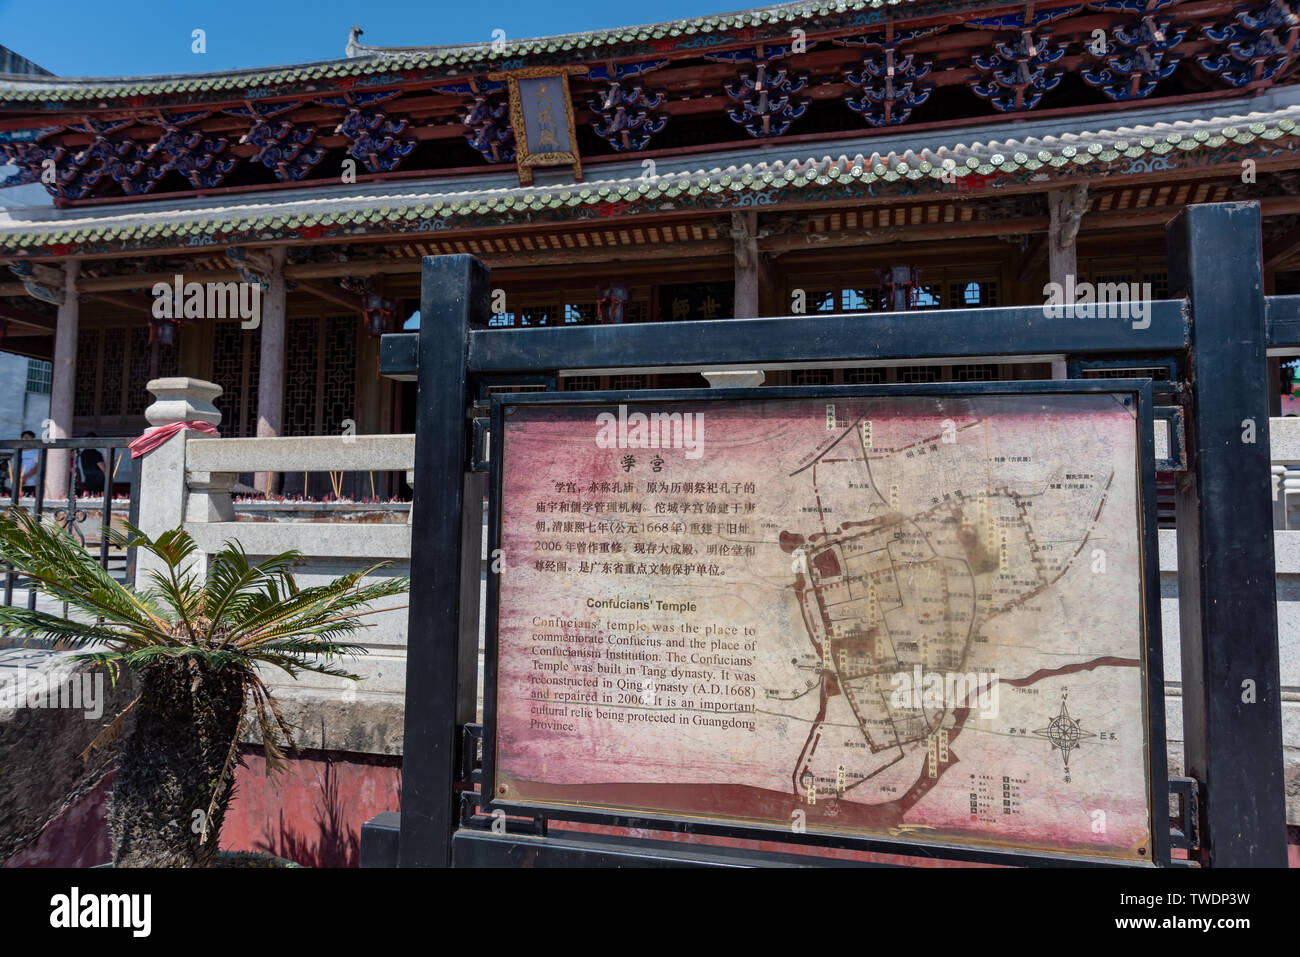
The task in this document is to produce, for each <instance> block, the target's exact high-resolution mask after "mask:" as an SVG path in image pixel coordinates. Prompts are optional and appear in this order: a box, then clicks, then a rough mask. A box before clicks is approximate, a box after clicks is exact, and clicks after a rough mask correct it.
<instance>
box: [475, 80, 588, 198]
mask: <svg viewBox="0 0 1300 957" xmlns="http://www.w3.org/2000/svg"><path fill="white" fill-rule="evenodd" d="M586 72H587V68H586V67H572V66H560V67H526V68H524V69H522V70H513V71H511V72H509V73H490V74H488V78H489V79H492V80H501V79H504V80H505V81H506V82H507V85H508V88H509V91H510V125H511V127H512V129H513V130H514V134H515V164H516V166H517V167H518V170H519V182H520V183H521V184H523V185H525V186H526V185H528V184H529V183H531V182H532V181H533V168H534V167H538V166H572V167H573V178H574V180H575V181H576V182H582V157H581V156H580V155H579V153H578V138H577V133H576V132H575V130H574V123H573V101H572V99H571V98H570V94H569V74H571V73H586Z"/></svg>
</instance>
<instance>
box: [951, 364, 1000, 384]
mask: <svg viewBox="0 0 1300 957" xmlns="http://www.w3.org/2000/svg"><path fill="white" fill-rule="evenodd" d="M952 377H953V380H954V381H956V382H994V381H996V380H997V377H998V367H997V366H995V365H964V366H953V367H952Z"/></svg>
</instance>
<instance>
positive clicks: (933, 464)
mask: <svg viewBox="0 0 1300 957" xmlns="http://www.w3.org/2000/svg"><path fill="white" fill-rule="evenodd" d="M507 413H508V414H507V417H506V419H505V423H506V424H505V429H504V433H505V434H504V438H503V443H504V450H503V455H502V466H503V470H504V482H503V505H502V511H501V523H502V542H501V544H502V550H503V554H502V559H503V562H504V568H503V569H502V571H501V577H500V595H499V622H500V625H499V635H498V639H497V654H498V671H497V720H496V771H495V778H496V780H495V782H494V792H495V795H496V796H497V797H498V798H501V799H504V800H508V801H519V802H534V803H544V804H564V805H580V806H584V807H605V808H616V809H626V810H644V811H650V812H658V813H666V814H671V815H674V816H679V817H682V816H684V817H690V818H705V819H717V820H728V821H745V822H755V823H762V824H769V825H779V826H783V827H790V828H792V829H794V830H801V829H807V830H809V831H813V830H837V831H847V832H854V833H861V834H874V835H907V836H908V837H909V838H915V839H921V840H927V839H928V840H942V841H961V842H965V843H986V844H997V845H1007V846H1015V847H1028V848H1035V849H1046V850H1053V851H1064V852H1067V853H1077V854H1088V855H1104V856H1114V857H1123V858H1130V859H1134V860H1144V859H1147V858H1148V855H1149V854H1150V847H1149V836H1150V815H1149V806H1148V785H1147V780H1146V730H1145V727H1146V726H1145V716H1144V699H1145V690H1144V689H1145V667H1144V660H1145V656H1144V651H1143V646H1144V645H1143V643H1144V638H1143V627H1142V607H1141V588H1142V570H1141V549H1140V524H1139V508H1138V483H1137V452H1136V435H1137V427H1136V415H1135V410H1134V408H1133V406H1132V405H1131V404H1126V403H1125V399H1124V397H1122V396H1119V395H1107V394H1055V395H1049V394H1039V395H1017V396H1010V395H984V396H946V397H939V396H925V397H901V396H891V397H879V398H877V397H872V398H849V399H845V398H835V399H797V400H764V401H758V402H755V401H750V402H732V401H707V402H680V403H675V404H674V403H671V402H658V403H635V402H634V403H629V404H625V405H610V406H594V407H593V406H576V405H556V406H549V407H548V406H544V405H520V406H514V407H512V408H509V409H508V410H507Z"/></svg>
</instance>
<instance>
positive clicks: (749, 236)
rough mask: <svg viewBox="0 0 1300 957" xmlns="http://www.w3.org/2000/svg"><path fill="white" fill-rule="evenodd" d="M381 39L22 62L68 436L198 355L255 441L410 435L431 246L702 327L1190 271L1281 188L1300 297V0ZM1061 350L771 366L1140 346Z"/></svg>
mask: <svg viewBox="0 0 1300 957" xmlns="http://www.w3.org/2000/svg"><path fill="white" fill-rule="evenodd" d="M362 36H363V33H362V31H361V30H360V29H359V28H357V27H353V28H352V31H351V36H350V37H349V39H348V42H347V47H346V56H345V57H343V58H340V59H336V60H328V61H324V62H319V63H309V64H301V65H296V66H284V67H274V68H266V69H262V70H247V71H236V72H223V73H211V74H196V75H183V76H163V77H117V78H108V79H73V78H61V77H55V76H50V75H45V74H43V73H42V72H38V71H39V68H36V70H34V71H28V72H21V73H20V72H15V73H11V74H6V75H4V76H0V152H3V154H4V158H5V160H6V161H7V163H8V166H7V168H6V169H7V172H8V175H7V178H6V179H4V181H3V183H0V185H3V186H5V187H8V189H5V190H4V191H0V260H3V261H4V262H5V263H6V264H7V265H8V273H9V275H8V279H7V280H6V281H3V282H0V333H2V335H3V338H2V340H0V349H3V350H4V351H8V352H15V353H18V354H21V355H27V356H31V357H35V358H40V359H46V360H52V361H53V363H54V371H53V383H52V393H51V412H50V415H51V418H52V420H53V423H54V426H55V430H56V432H57V433H58V434H67V435H84V434H86V433H87V432H90V431H96V432H98V433H99V434H101V435H106V434H127V433H131V432H134V431H136V430H139V429H141V428H143V427H144V425H145V422H144V418H143V411H144V405H145V403H146V400H147V394H146V390H145V387H144V386H145V382H146V381H147V380H149V379H151V378H154V377H157V376H161V375H169V374H181V375H190V376H196V377H199V378H203V379H209V380H212V381H214V382H217V383H219V384H220V385H221V386H223V388H224V390H225V391H224V393H223V395H222V396H221V398H220V400H219V404H220V407H221V411H222V426H221V429H222V432H223V434H225V435H312V434H338V433H340V432H343V431H344V430H346V429H347V428H349V427H353V428H355V430H356V431H357V432H361V433H384V432H409V431H411V430H412V429H413V425H414V408H413V406H414V401H413V398H414V386H413V385H412V384H403V383H394V382H390V381H388V380H385V379H381V378H380V377H379V375H378V368H377V367H378V348H379V336H380V335H382V334H383V333H384V332H386V331H395V330H397V329H399V328H401V327H403V326H404V325H406V326H408V327H409V326H410V324H411V323H412V322H416V321H418V319H417V318H415V317H414V316H413V313H415V310H416V308H417V299H418V290H419V280H420V272H419V270H420V260H421V257H424V256H428V255H433V254H442V253H472V254H473V255H475V256H478V257H479V258H481V259H483V260H484V261H485V262H486V263H487V264H488V265H489V266H491V268H492V283H493V287H494V297H493V304H494V305H493V310H494V314H493V316H492V318H491V320H490V322H491V323H492V324H496V325H544V324H559V323H595V322H644V321H681V322H683V323H684V324H683V325H682V326H681V327H680V332H679V333H678V335H679V336H680V343H681V349H682V351H683V354H684V355H687V356H689V353H690V349H691V332H690V325H689V322H690V321H691V320H695V319H703V318H725V317H729V316H736V317H750V316H762V315H790V314H800V313H812V312H819V311H820V312H862V313H870V312H872V311H879V310H893V309H897V308H905V309H925V308H939V307H943V308H950V307H955V306H956V307H961V306H972V307H976V306H978V307H983V306H997V305H1025V304H1036V303H1040V302H1044V301H1045V299H1046V296H1045V286H1046V285H1047V284H1048V283H1050V282H1056V283H1058V284H1060V285H1061V287H1062V288H1065V289H1067V290H1074V289H1075V288H1078V287H1081V286H1082V285H1083V284H1092V286H1093V287H1096V288H1100V287H1101V286H1106V287H1108V288H1111V289H1113V290H1120V291H1121V292H1124V291H1128V290H1132V291H1133V295H1132V296H1131V298H1134V299H1139V298H1144V295H1143V292H1142V290H1143V286H1144V284H1149V286H1150V292H1149V295H1150V296H1154V297H1155V298H1160V297H1162V296H1163V295H1164V294H1165V289H1164V284H1165V246H1164V234H1163V229H1164V226H1165V224H1166V223H1167V222H1168V221H1169V220H1170V219H1172V218H1173V216H1174V215H1175V214H1176V213H1177V212H1178V211H1179V209H1180V208H1182V207H1183V206H1186V205H1189V204H1194V203H1204V202H1220V201H1224V200H1243V201H1254V202H1258V203H1259V204H1260V205H1261V207H1262V212H1263V222H1264V237H1263V239H1264V249H1265V263H1264V265H1265V276H1266V282H1267V286H1268V288H1267V289H1266V290H1265V291H1266V292H1267V293H1269V294H1273V293H1288V292H1297V291H1300V189H1298V188H1297V187H1298V186H1300V153H1297V148H1298V147H1300V130H1298V129H1297V122H1298V121H1300V84H1298V83H1297V82H1296V81H1297V77H1298V76H1300V74H1297V70H1296V65H1297V54H1298V53H1300V17H1298V16H1297V14H1296V13H1295V12H1293V10H1292V8H1291V7H1289V6H1288V4H1287V3H1285V2H1282V0H1253V2H1252V3H1249V4H1248V5H1246V6H1242V5H1241V4H1240V3H1239V2H1237V0H1094V2H1089V3H1079V4H1066V5H1063V4H1059V3H1057V4H1045V3H1037V4H1036V3H1027V4H1026V3H1021V4H1014V5H1013V4H998V3H989V2H981V0H913V2H901V0H839V2H836V3H816V2H813V3H808V2H802V3H791V4H783V5H779V6H774V7H767V8H763V9H757V10H752V11H746V12H741V13H735V14H727V15H720V16H712V17H703V18H699V19H691V20H681V21H675V22H671V23H661V24H656V25H651V26H639V27H629V28H626V29H617V30H608V31H598V32H592V33H583V34H571V35H566V36H556V37H549V38H544V39H530V40H517V39H513V38H503V37H499V36H498V37H494V38H485V40H484V41H483V42H481V43H476V44H470V45H464V46H427V47H402V48H382V47H372V46H367V45H365V44H364V43H363V42H362V39H361V38H362ZM18 61H21V58H20V57H8V58H6V59H5V60H4V61H3V62H4V63H10V64H12V63H15V62H18ZM23 62H25V61H23ZM11 68H13V67H11ZM38 186H39V187H43V192H41V191H39V190H38V191H36V192H35V193H33V190H32V187H38ZM20 190H21V191H22V197H21V198H20V197H19V193H20ZM7 195H8V196H11V197H13V198H12V199H5V198H4V197H6V196H7ZM33 195H35V196H36V197H37V201H34V200H32V199H31V198H30V197H31V196H33ZM191 284H198V286H197V287H195V286H192V285H191ZM250 289H251V290H252V295H249V290H250ZM241 293H242V294H243V295H244V299H242V300H241V299H240V295H241ZM1121 298H1129V297H1128V296H1127V295H1124V296H1122V297H1121ZM868 329H869V327H868V326H866V325H864V335H866V334H868V331H867V330H868ZM959 333H960V330H954V334H955V335H956V334H959ZM1034 358H1035V359H1036V360H1037V361H1030V362H1017V363H1016V364H1014V365H1008V366H999V365H998V364H997V363H996V362H995V361H993V360H990V361H989V362H986V363H979V362H976V363H972V362H970V361H968V360H967V361H964V362H962V363H943V362H936V363H929V364H918V365H911V366H889V367H886V366H881V365H878V364H874V365H873V364H871V363H863V364H861V365H859V366H849V367H836V368H795V369H767V370H763V371H764V372H765V377H766V381H767V382H769V383H775V384H814V383H824V382H830V383H870V382H928V381H940V380H979V379H998V378H1046V377H1052V376H1055V377H1063V376H1065V375H1068V374H1076V375H1103V374H1114V373H1115V372H1116V370H1115V369H1111V368H1107V367H1105V365H1104V364H1098V365H1096V366H1090V365H1089V364H1087V363H1084V364H1078V363H1074V364H1068V363H1067V359H1068V357H1066V356H1064V355H1043V356H1041V357H1034ZM1272 362H1273V369H1274V372H1275V374H1276V372H1277V360H1276V359H1274V360H1272ZM557 372H558V373H559V377H558V387H559V388H590V387H593V386H598V387H603V388H612V389H637V388H644V387H651V386H676V385H702V384H703V382H704V380H703V379H702V378H701V376H700V374H699V373H698V372H697V371H689V372H680V371H677V372H672V373H662V372H658V371H655V370H647V371H646V372H645V373H644V374H634V375H630V374H626V373H623V374H611V375H592V374H591V371H590V370H586V371H585V372H582V374H578V372H576V371H575V372H574V373H573V374H569V375H566V374H565V372H566V370H557ZM1151 374H1154V375H1157V376H1158V375H1160V374H1161V370H1158V369H1157V370H1154V371H1153V372H1152V373H1151ZM1279 391H1280V390H1278V389H1274V390H1273V393H1274V395H1275V396H1276V395H1278V394H1279ZM1274 414H1277V413H1276V410H1275V412H1274ZM349 423H351V426H349ZM286 481H287V479H286ZM304 481H305V479H304ZM286 488H287V486H286ZM390 491H391V490H390Z"/></svg>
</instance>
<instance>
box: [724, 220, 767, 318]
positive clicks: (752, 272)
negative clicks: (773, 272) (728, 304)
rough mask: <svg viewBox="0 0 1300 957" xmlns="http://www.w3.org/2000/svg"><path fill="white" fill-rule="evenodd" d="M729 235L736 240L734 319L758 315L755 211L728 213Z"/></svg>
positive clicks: (757, 259) (756, 221)
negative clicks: (729, 218) (729, 219)
mask: <svg viewBox="0 0 1300 957" xmlns="http://www.w3.org/2000/svg"><path fill="white" fill-rule="evenodd" d="M731 236H732V239H734V240H735V243H736V304H735V317H736V318H737V319H755V318H757V317H758V291H759V283H760V280H759V255H758V213H753V212H748V213H732V214H731Z"/></svg>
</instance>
